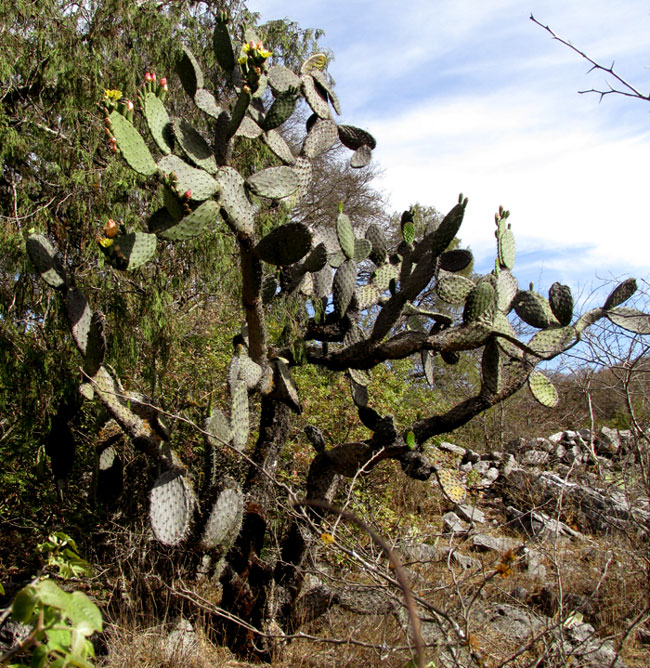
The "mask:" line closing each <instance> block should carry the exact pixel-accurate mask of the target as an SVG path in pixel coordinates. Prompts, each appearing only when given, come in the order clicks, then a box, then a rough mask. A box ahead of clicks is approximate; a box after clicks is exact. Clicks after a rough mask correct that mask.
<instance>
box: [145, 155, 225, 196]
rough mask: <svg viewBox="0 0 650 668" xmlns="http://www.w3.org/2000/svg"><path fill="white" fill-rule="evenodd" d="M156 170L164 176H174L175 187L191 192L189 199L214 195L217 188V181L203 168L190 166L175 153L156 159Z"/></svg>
mask: <svg viewBox="0 0 650 668" xmlns="http://www.w3.org/2000/svg"><path fill="white" fill-rule="evenodd" d="M158 171H159V172H160V173H161V174H162V175H163V176H165V177H166V178H169V177H170V174H172V173H173V174H174V175H175V176H176V179H177V181H176V189H177V190H178V191H179V192H181V193H184V192H187V191H188V190H189V191H190V192H191V193H192V196H191V199H192V200H194V201H195V202H202V201H203V200H206V199H208V198H209V197H212V196H213V195H215V194H216V193H217V192H218V190H219V183H217V182H216V181H215V180H214V179H213V178H212V177H211V176H210V175H209V174H208V173H207V172H206V171H205V170H203V169H197V168H195V167H191V166H190V165H188V164H187V163H186V162H185V161H184V160H182V159H181V158H179V157H178V156H176V155H166V156H165V157H163V158H161V159H160V160H159V161H158Z"/></svg>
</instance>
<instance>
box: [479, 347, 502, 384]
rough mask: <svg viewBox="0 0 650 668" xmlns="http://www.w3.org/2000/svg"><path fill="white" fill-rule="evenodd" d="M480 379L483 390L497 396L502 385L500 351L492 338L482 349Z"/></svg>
mask: <svg viewBox="0 0 650 668" xmlns="http://www.w3.org/2000/svg"><path fill="white" fill-rule="evenodd" d="M481 377H482V383H483V388H484V389H485V390H487V391H488V392H489V393H490V394H498V392H499V390H500V389H501V383H502V371H501V349H500V348H499V345H498V343H497V342H496V341H495V340H494V339H493V338H490V340H489V341H488V342H487V344H486V345H485V348H484V349H483V361H482V363H481Z"/></svg>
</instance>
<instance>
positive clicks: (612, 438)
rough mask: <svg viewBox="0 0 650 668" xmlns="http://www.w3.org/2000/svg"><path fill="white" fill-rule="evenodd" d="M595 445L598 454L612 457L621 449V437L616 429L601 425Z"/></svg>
mask: <svg viewBox="0 0 650 668" xmlns="http://www.w3.org/2000/svg"><path fill="white" fill-rule="evenodd" d="M595 445H596V454H598V455H603V456H605V457H611V456H613V455H616V454H617V453H618V451H619V450H620V449H621V437H620V436H619V434H618V431H617V430H616V429H610V428H609V427H601V429H600V432H599V433H598V438H597V439H596V444H595Z"/></svg>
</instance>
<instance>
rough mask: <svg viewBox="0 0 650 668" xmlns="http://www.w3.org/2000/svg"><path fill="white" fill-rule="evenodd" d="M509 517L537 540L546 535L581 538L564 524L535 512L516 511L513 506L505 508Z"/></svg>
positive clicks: (578, 533) (577, 532) (579, 534)
mask: <svg viewBox="0 0 650 668" xmlns="http://www.w3.org/2000/svg"><path fill="white" fill-rule="evenodd" d="M506 511H507V513H508V516H509V517H512V518H513V519H514V520H516V521H517V522H518V523H519V525H520V526H521V527H522V528H523V529H524V531H526V533H528V534H529V535H531V536H536V537H538V538H543V537H546V536H547V535H548V534H552V535H558V534H559V535H565V536H572V537H573V538H581V537H582V534H581V533H580V532H579V531H576V530H575V529H572V528H571V527H570V526H568V525H567V524H565V523H564V522H560V521H559V520H556V519H554V518H552V517H549V516H548V515H546V514H545V513H542V512H539V511H537V510H530V511H528V512H522V511H520V510H517V508H515V507H514V506H508V507H507V508H506Z"/></svg>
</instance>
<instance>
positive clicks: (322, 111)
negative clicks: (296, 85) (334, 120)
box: [300, 74, 332, 119]
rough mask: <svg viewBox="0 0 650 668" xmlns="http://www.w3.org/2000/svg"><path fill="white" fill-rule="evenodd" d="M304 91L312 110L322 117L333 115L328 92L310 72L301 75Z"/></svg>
mask: <svg viewBox="0 0 650 668" xmlns="http://www.w3.org/2000/svg"><path fill="white" fill-rule="evenodd" d="M300 83H301V86H302V93H303V95H304V96H305V99H306V100H307V104H308V105H309V106H310V107H311V110H312V111H313V112H314V113H315V114H316V115H317V116H319V117H320V118H324V119H329V118H331V117H332V114H331V112H330V107H329V103H328V101H327V93H326V92H325V91H324V90H323V89H322V88H321V87H320V86H319V85H318V84H317V83H316V81H315V80H314V78H313V77H312V76H311V75H310V74H303V75H302V76H301V77H300Z"/></svg>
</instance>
